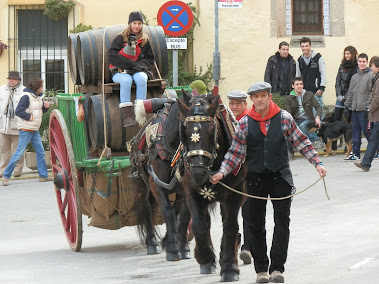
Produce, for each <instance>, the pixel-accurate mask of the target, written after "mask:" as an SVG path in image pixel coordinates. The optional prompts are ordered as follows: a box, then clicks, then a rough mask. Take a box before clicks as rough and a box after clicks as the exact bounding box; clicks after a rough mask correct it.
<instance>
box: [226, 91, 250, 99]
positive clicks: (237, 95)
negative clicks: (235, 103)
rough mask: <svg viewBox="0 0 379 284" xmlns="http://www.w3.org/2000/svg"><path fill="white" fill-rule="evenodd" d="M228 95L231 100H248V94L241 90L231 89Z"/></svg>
mask: <svg viewBox="0 0 379 284" xmlns="http://www.w3.org/2000/svg"><path fill="white" fill-rule="evenodd" d="M226 96H227V97H228V99H229V100H230V99H232V100H246V98H247V94H246V93H245V92H244V91H241V90H235V91H231V92H230V93H227V94H226Z"/></svg>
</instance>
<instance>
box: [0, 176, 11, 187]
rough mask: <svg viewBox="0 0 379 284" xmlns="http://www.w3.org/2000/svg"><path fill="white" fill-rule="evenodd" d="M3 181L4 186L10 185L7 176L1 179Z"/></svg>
mask: <svg viewBox="0 0 379 284" xmlns="http://www.w3.org/2000/svg"><path fill="white" fill-rule="evenodd" d="M1 183H2V184H3V185H4V186H7V185H9V179H8V178H6V177H3V178H2V179H1Z"/></svg>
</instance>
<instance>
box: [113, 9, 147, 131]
mask: <svg viewBox="0 0 379 284" xmlns="http://www.w3.org/2000/svg"><path fill="white" fill-rule="evenodd" d="M134 39H135V40H136V41H134ZM132 41H133V43H132ZM131 46H135V52H133V53H131V50H130V49H131ZM131 54H132V55H131ZM108 60H109V63H110V66H109V68H110V70H111V73H112V80H113V82H115V83H119V84H120V105H119V107H120V109H121V114H122V118H123V126H124V127H127V126H132V125H136V122H135V119H134V113H135V112H134V106H133V102H132V99H131V87H132V83H133V81H134V83H135V84H136V101H138V100H145V99H146V94H147V80H148V79H153V74H152V72H151V68H152V67H153V66H154V53H153V50H152V48H151V45H150V42H149V37H148V36H147V34H145V33H144V32H143V17H142V14H141V12H138V11H134V12H131V13H130V14H129V21H128V26H127V27H126V29H125V30H124V31H123V32H122V33H121V34H119V35H117V36H116V37H115V39H114V40H113V42H112V44H111V47H110V49H109V51H108Z"/></svg>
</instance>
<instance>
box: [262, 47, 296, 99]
mask: <svg viewBox="0 0 379 284" xmlns="http://www.w3.org/2000/svg"><path fill="white" fill-rule="evenodd" d="M295 74H296V61H295V60H294V59H293V57H292V56H291V54H289V44H288V43H287V42H285V41H282V42H281V43H279V50H278V51H277V52H276V53H275V55H273V56H271V57H270V58H269V59H268V62H267V66H266V71H265V76H264V81H265V82H267V83H269V84H270V85H271V86H272V93H273V94H275V93H280V95H281V96H286V95H288V94H289V93H290V92H291V90H292V87H291V80H292V79H293V78H294V77H295Z"/></svg>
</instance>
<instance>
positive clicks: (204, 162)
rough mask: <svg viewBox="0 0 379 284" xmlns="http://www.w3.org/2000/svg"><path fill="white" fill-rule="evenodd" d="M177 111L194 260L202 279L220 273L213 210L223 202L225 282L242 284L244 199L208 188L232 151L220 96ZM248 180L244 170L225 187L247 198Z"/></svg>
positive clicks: (203, 98)
mask: <svg viewBox="0 0 379 284" xmlns="http://www.w3.org/2000/svg"><path fill="white" fill-rule="evenodd" d="M178 107H179V109H180V112H181V114H182V116H183V119H182V120H181V121H182V122H181V125H180V130H179V133H180V139H181V142H182V144H183V151H182V157H183V161H184V172H183V176H182V185H183V188H184V191H185V194H186V199H187V204H188V208H189V210H190V212H191V218H192V231H193V233H194V235H195V239H196V247H195V258H196V260H197V262H198V263H199V264H200V272H201V273H202V274H209V273H214V272H215V266H216V256H215V253H214V249H213V246H212V241H211V237H210V226H211V218H210V215H209V206H210V205H211V204H212V203H214V202H216V201H218V202H220V205H221V215H222V221H223V236H222V240H221V252H220V267H221V272H220V274H221V281H222V282H229V281H237V280H238V279H239V269H238V261H237V250H238V212H239V209H240V207H241V205H242V201H243V198H242V195H240V194H236V193H234V192H232V191H229V190H228V189H226V188H224V187H222V186H221V185H219V184H217V185H212V184H211V183H210V182H209V177H210V173H211V172H212V171H217V170H218V169H219V168H220V165H221V162H222V161H223V158H224V155H225V153H226V152H227V150H228V148H229V146H230V141H229V139H228V136H227V134H226V129H225V128H224V127H223V124H220V119H219V118H220V116H219V111H220V107H222V106H220V105H219V96H213V95H212V94H207V95H203V96H197V97H192V99H191V101H190V104H189V106H187V105H186V104H184V103H182V102H181V101H178ZM224 111H225V110H224ZM245 176H246V167H245V166H244V165H243V166H242V167H241V169H240V171H239V172H238V174H237V175H236V176H235V175H233V174H230V175H228V176H227V177H225V178H224V180H223V182H224V183H225V184H227V185H229V186H231V187H233V188H235V189H237V190H239V191H241V192H245V182H244V180H245V179H244V177H245Z"/></svg>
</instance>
